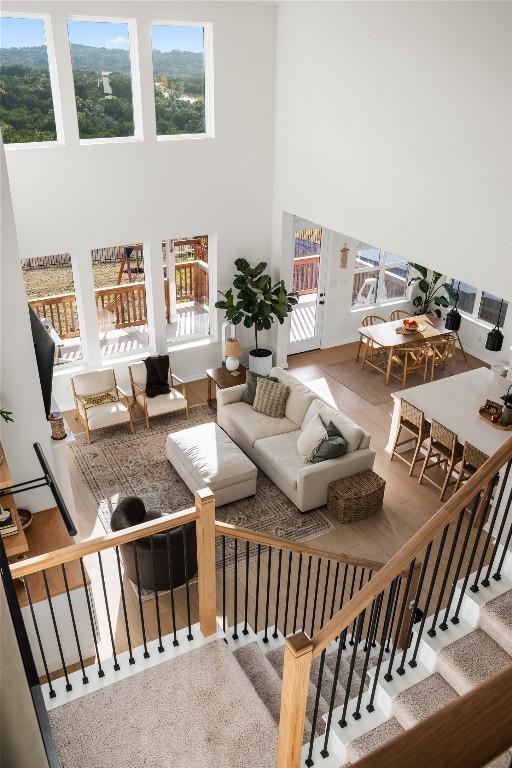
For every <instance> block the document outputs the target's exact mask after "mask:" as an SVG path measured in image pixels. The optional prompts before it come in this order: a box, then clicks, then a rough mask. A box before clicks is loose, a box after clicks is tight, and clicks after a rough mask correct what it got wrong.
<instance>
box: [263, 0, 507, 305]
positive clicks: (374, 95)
mask: <svg viewBox="0 0 512 768" xmlns="http://www.w3.org/2000/svg"><path fill="white" fill-rule="evenodd" d="M511 29H512V5H511V4H510V3H486V2H474V3H473V2H471V3H465V2H461V3H451V2H442V3H437V2H432V3H408V2H405V3H403V2H397V3H393V2H385V3H380V2H377V3H372V2H365V3H351V2H339V3H314V2H297V3H293V2H292V3H286V2H285V3H280V4H279V6H278V15H277V35H276V41H277V42H276V83H277V85H276V137H275V205H274V211H275V217H274V257H275V263H276V265H277V264H279V263H280V253H281V239H280V238H281V229H282V223H281V222H282V214H283V211H287V212H289V213H293V214H296V215H299V216H301V217H303V218H306V219H309V220H311V221H315V222H317V223H318V224H321V225H323V226H324V227H328V228H329V229H332V230H334V231H337V232H344V233H348V234H349V235H350V236H352V237H354V238H357V239H360V240H363V241H365V242H368V243H372V244H375V245H376V246H378V247H381V248H385V249H387V250H390V251H392V252H394V253H398V254H400V255H401V256H403V257H405V258H407V259H408V260H410V261H417V262H419V263H423V264H425V265H428V266H429V267H432V268H435V269H438V270H439V271H442V272H449V273H450V274H452V275H454V276H455V277H457V278H460V279H462V280H464V281H466V282H468V283H471V284H473V285H476V286H478V287H480V288H482V289H484V290H488V291H490V292H493V293H496V294H498V295H500V296H504V297H505V298H508V299H512V256H511V253H512V217H511V215H510V211H511V210H512V187H511V184H510V179H511V178H512V143H511V136H512V98H511V96H512V93H511V85H510V82H511V81H510V73H511V72H512V46H511V45H510V30H511Z"/></svg>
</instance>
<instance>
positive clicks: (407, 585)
mask: <svg viewBox="0 0 512 768" xmlns="http://www.w3.org/2000/svg"><path fill="white" fill-rule="evenodd" d="M415 563H416V558H414V559H413V560H411V564H410V565H409V570H408V572H407V581H406V583H405V590H404V595H403V597H402V604H401V606H400V615H399V617H398V623H397V625H396V630H395V640H394V642H393V648H392V649H391V657H390V659H389V666H388V671H387V672H386V674H385V675H384V680H386V681H387V682H388V683H389V681H390V680H392V679H393V674H392V670H393V662H394V660H395V654H396V652H397V649H398V648H397V646H398V638H399V637H400V630H401V629H402V622H403V620H404V613H405V608H406V605H407V601H408V599H409V590H410V588H411V581H412V575H413V573H414V566H415Z"/></svg>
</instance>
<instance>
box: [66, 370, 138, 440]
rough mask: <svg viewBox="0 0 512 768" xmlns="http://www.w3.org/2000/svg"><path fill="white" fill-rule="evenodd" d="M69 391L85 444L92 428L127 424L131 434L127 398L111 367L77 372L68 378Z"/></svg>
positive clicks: (131, 425)
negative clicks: (85, 437) (69, 383)
mask: <svg viewBox="0 0 512 768" xmlns="http://www.w3.org/2000/svg"><path fill="white" fill-rule="evenodd" d="M71 389H72V391H73V398H74V401H75V409H76V413H77V416H78V418H79V419H80V420H81V421H82V423H83V425H84V428H85V434H86V435H87V442H88V443H90V442H91V432H92V431H93V430H95V429H102V428H104V427H113V426H116V425H118V424H127V425H128V428H129V430H130V432H133V423H132V417H131V412H130V407H129V404H128V395H127V394H126V392H123V390H122V389H121V388H120V387H119V386H118V385H117V381H116V374H115V371H114V369H113V368H106V369H105V370H103V371H87V372H86V373H78V374H76V375H75V376H72V377H71Z"/></svg>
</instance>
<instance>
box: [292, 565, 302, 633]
mask: <svg viewBox="0 0 512 768" xmlns="http://www.w3.org/2000/svg"><path fill="white" fill-rule="evenodd" d="M301 572H302V552H299V563H298V565H297V586H296V588H295V612H294V614H293V634H295V632H296V629H297V613H298V610H299V592H300V577H301Z"/></svg>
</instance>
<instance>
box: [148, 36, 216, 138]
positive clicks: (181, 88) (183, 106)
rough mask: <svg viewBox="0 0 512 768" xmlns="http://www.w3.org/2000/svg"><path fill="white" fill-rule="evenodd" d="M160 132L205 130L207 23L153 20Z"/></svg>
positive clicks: (183, 132)
mask: <svg viewBox="0 0 512 768" xmlns="http://www.w3.org/2000/svg"><path fill="white" fill-rule="evenodd" d="M152 41H153V80H154V84H155V110H156V132H157V134H158V136H176V135H179V134H197V133H206V115H205V56H204V27H202V26H174V25H171V24H153V26H152Z"/></svg>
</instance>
